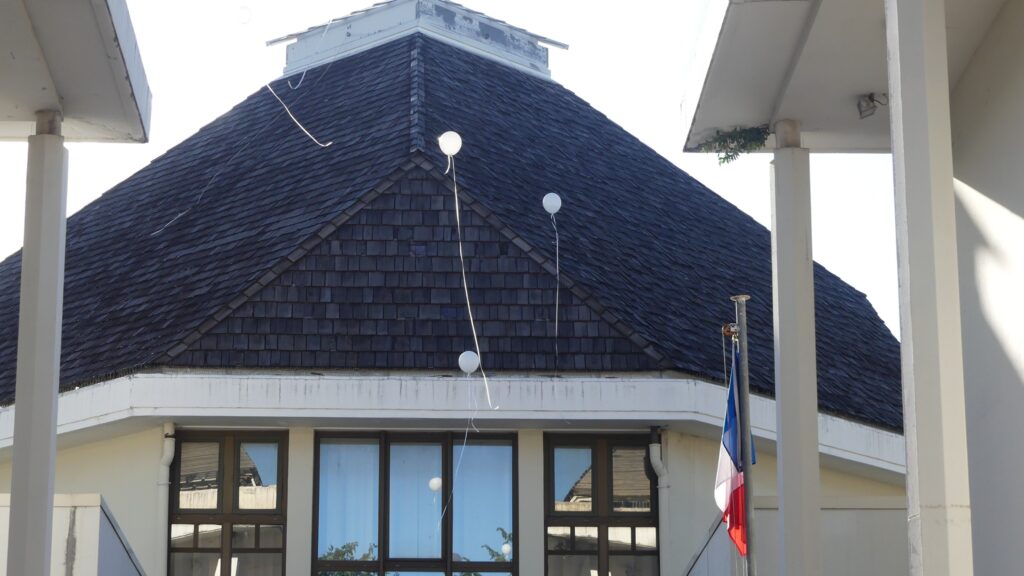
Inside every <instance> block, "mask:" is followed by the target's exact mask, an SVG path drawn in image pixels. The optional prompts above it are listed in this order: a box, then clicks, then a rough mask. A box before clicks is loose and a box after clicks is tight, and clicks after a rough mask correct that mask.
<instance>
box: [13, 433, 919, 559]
mask: <svg viewBox="0 0 1024 576" xmlns="http://www.w3.org/2000/svg"><path fill="white" fill-rule="evenodd" d="M215 422H216V421H215V420H213V419H211V420H209V422H208V423H207V426H209V425H213V424H215ZM276 424H277V421H276V420H271V419H264V420H262V421H252V422H250V423H249V424H248V427H267V426H274V425H276ZM333 424H334V426H332V428H338V427H343V428H358V427H366V426H367V424H366V423H365V422H359V421H353V420H342V419H339V420H336V421H335V422H334V423H333ZM346 424H348V425H347V426H346ZM481 425H483V422H481ZM242 428H245V427H244V426H243V427H242ZM588 428H589V429H594V428H593V427H588ZM618 429H619V430H622V429H623V428H622V427H620V428H618ZM552 430H557V431H558V432H560V433H565V432H566V430H565V428H564V427H558V428H552ZM543 434H544V433H543V431H542V430H541V429H537V428H534V429H523V430H520V431H519V441H518V444H517V447H518V448H517V449H518V456H519V470H518V481H519V527H518V530H517V532H518V534H519V538H518V542H517V545H518V550H517V553H518V555H519V559H520V574H521V575H522V576H531V575H533V574H542V573H543V566H544V538H543V531H544V528H543V526H544V507H543V497H544V484H543V478H544V435H543ZM162 441H163V430H162V428H159V427H154V428H152V429H147V430H145V431H142V432H137V433H127V434H125V433H121V432H116V433H114V434H113V435H112V436H111V437H109V438H107V439H103V440H94V441H91V442H88V443H83V444H79V445H77V446H73V447H68V448H64V449H61V450H59V451H58V454H57V480H56V485H57V490H58V492H73V491H78V492H83V491H91V492H96V493H100V494H103V495H104V498H105V499H106V500H107V503H108V506H109V508H110V510H111V512H112V514H113V516H114V518H115V519H116V520H117V522H118V524H119V525H120V526H121V528H122V530H123V532H124V533H125V534H126V535H127V538H128V541H129V544H130V545H131V546H132V548H133V549H134V552H135V554H136V555H137V557H138V558H139V560H140V561H141V563H142V564H143V566H144V567H145V569H146V571H147V572H148V573H151V574H159V573H160V572H158V571H157V568H159V567H162V566H163V562H164V560H163V559H162V558H157V557H156V556H157V555H158V552H157V546H156V543H157V542H156V541H157V538H158V535H157V533H156V526H155V525H154V523H153V519H154V518H155V516H156V514H155V506H156V499H157V485H156V480H157V476H158V472H159V466H160V461H159V459H160V453H161V451H162ZM663 443H664V449H663V453H664V455H665V460H666V465H667V466H668V471H669V482H670V487H669V502H668V510H669V514H670V515H671V518H672V520H671V531H666V530H664V529H663V531H662V534H661V538H662V540H661V542H662V554H664V555H666V559H667V560H668V562H669V564H668V565H670V566H674V567H677V569H678V574H676V573H675V572H673V573H671V576H679V574H681V573H682V571H683V569H684V568H685V567H686V566H687V564H688V563H689V561H690V560H691V558H692V557H693V556H694V555H695V554H696V552H697V551H698V550H699V547H700V546H701V545H702V544H703V542H704V539H705V538H706V537H707V533H708V532H707V531H708V527H709V526H710V524H711V522H712V520H713V519H714V518H715V517H716V516H719V512H718V510H717V508H715V505H714V501H713V498H712V486H713V483H714V474H715V467H716V464H717V458H718V441H717V439H715V438H709V437H706V436H697V435H693V434H690V433H686V432H683V431H679V430H673V431H670V432H667V433H666V434H665V436H664V438H663ZM759 444H760V445H759V447H758V464H757V466H756V467H755V469H754V473H755V474H757V479H758V481H757V485H756V495H757V496H759V497H764V496H766V497H774V496H775V495H776V492H775V490H776V467H775V458H774V455H773V454H772V446H771V445H770V444H769V443H768V442H767V441H762V442H760V443H759ZM288 451H289V463H288V490H289V493H288V536H287V538H288V541H287V547H288V550H289V553H288V554H287V558H288V565H287V573H288V574H289V575H292V574H296V575H306V574H308V573H309V566H310V557H309V556H310V554H309V551H310V550H311V549H312V540H311V538H312V530H311V527H312V519H313V510H312V488H313V457H314V429H313V428H312V427H308V426H307V427H292V428H290V429H289V450H288ZM830 462H831V463H832V464H836V462H835V461H830ZM866 469H867V468H866ZM9 478H10V462H9V460H8V461H3V462H0V492H3V491H4V490H5V489H6V487H7V485H8V484H9ZM821 492H822V497H823V499H824V500H829V499H831V500H835V499H847V500H849V499H855V500H856V501H857V502H861V503H863V502H872V501H873V499H879V501H885V502H890V503H891V502H892V501H893V499H902V498H903V496H904V489H903V485H902V483H901V479H900V478H899V477H896V476H894V477H893V479H892V483H888V482H884V481H879V480H873V479H869V478H866V477H862V476H859V475H857V474H854V473H851V472H850V471H848V470H840V469H836V468H831V467H823V468H822V470H821ZM774 525H775V523H774V522H773V523H772V526H774ZM665 576H669V575H668V574H666V575H665Z"/></svg>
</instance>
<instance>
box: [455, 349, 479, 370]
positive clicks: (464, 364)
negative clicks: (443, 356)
mask: <svg viewBox="0 0 1024 576" xmlns="http://www.w3.org/2000/svg"><path fill="white" fill-rule="evenodd" d="M479 367H480V357H479V356H477V355H476V352H473V351H472V350H466V351H465V352H463V353H462V354H459V368H460V369H462V371H463V372H465V373H466V374H472V373H473V372H476V369H477V368H479Z"/></svg>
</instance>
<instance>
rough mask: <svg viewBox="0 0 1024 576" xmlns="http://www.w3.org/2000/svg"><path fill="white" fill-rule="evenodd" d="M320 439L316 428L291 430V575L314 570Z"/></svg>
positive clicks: (288, 547) (288, 567) (305, 574)
mask: <svg viewBox="0 0 1024 576" xmlns="http://www.w3.org/2000/svg"><path fill="white" fill-rule="evenodd" d="M315 451H316V442H315V440H314V436H313V429H312V428H305V427H303V428H291V429H289V430H288V487H287V488H288V516H287V522H288V527H287V530H286V532H287V534H288V536H287V541H286V542H285V546H286V548H285V550H286V551H287V553H286V554H285V556H286V557H287V560H286V562H287V565H286V566H285V574H287V575H288V576H309V574H310V573H311V572H312V571H313V558H312V553H313V552H312V551H313V458H314V457H315V454H314V453H315Z"/></svg>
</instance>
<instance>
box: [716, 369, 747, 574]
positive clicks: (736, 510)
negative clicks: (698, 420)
mask: <svg viewBox="0 0 1024 576" xmlns="http://www.w3.org/2000/svg"><path fill="white" fill-rule="evenodd" d="M739 357H740V353H739V350H734V351H733V356H732V375H731V376H730V377H729V405H728V407H727V408H726V411H725V426H723V428H722V445H721V446H720V447H719V452H718V474H717V475H716V477H715V503H716V504H718V508H719V509H721V511H722V521H723V522H725V524H726V526H727V529H728V532H729V538H731V539H732V541H733V542H734V543H735V544H736V548H737V549H738V550H739V552H740V556H746V555H747V530H748V526H747V508H746V498H747V496H748V495H747V494H746V490H745V487H744V482H743V477H744V472H745V471H744V470H743V457H742V455H741V452H740V451H741V446H742V445H741V444H740V411H739V403H738V397H739V392H738V391H737V385H736V366H737V365H738V364H739ZM753 445H754V443H753V441H751V443H750V446H751V463H753V462H754V461H755V460H756V457H755V456H754V452H753Z"/></svg>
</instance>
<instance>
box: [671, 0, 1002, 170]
mask: <svg viewBox="0 0 1024 576" xmlns="http://www.w3.org/2000/svg"><path fill="white" fill-rule="evenodd" d="M705 1H706V2H708V3H709V4H710V5H717V6H715V7H717V8H718V10H717V11H715V10H712V11H711V13H713V14H716V15H721V14H722V13H723V12H724V18H722V19H721V20H720V22H712V23H709V24H710V25H712V26H715V25H720V32H719V35H718V41H717V44H716V45H715V49H714V51H713V53H712V54H711V55H710V58H709V59H707V62H705V63H703V64H706V67H705V68H700V69H702V70H703V69H706V75H705V76H704V83H703V86H702V88H701V90H700V91H699V94H690V95H687V101H688V102H690V103H691V105H690V110H689V111H688V112H690V113H689V114H688V115H687V116H686V117H687V118H691V119H692V120H691V124H690V126H689V133H688V134H687V138H686V144H685V147H686V150H688V151H695V150H696V149H697V147H698V145H699V144H700V143H701V142H704V141H706V140H707V139H708V138H710V137H712V136H714V134H715V133H716V131H725V130H729V129H732V128H737V127H753V126H763V125H769V126H770V125H772V124H774V123H775V122H776V121H778V120H783V119H791V120H798V121H799V122H800V123H801V128H802V136H803V145H804V146H805V147H808V148H811V149H812V150H816V151H821V152H887V151H888V150H889V146H890V141H889V112H888V108H887V107H885V106H881V107H879V108H878V110H877V112H876V113H875V114H874V115H872V116H869V117H867V118H864V119H861V117H860V114H859V113H858V109H857V100H858V97H859V96H861V95H864V94H868V93H876V94H884V93H887V92H888V78H887V67H886V33H885V7H884V1H883V0H856V1H851V0H705ZM1004 2H1005V0H946V10H947V16H946V25H947V30H948V52H949V54H948V57H949V75H950V85H951V87H955V86H956V83H957V81H958V80H959V78H960V76H961V75H962V74H963V71H964V69H965V68H966V67H967V64H968V63H969V61H970V58H971V56H972V55H973V54H974V51H975V49H976V48H977V46H978V44H979V43H980V42H981V41H982V39H983V38H984V36H985V34H986V33H987V31H988V29H989V26H990V25H991V24H992V21H993V19H994V18H995V17H996V15H997V14H998V12H999V9H1000V8H1001V7H1002V5H1003V3H1004ZM772 144H773V142H772V141H771V139H770V140H769V146H771V145H772Z"/></svg>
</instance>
